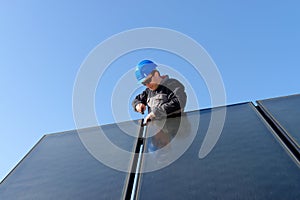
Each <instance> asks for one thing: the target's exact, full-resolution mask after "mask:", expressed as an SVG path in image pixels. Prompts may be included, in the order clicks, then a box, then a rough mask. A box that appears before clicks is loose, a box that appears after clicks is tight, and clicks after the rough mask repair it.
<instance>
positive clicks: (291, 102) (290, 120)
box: [257, 94, 300, 154]
mask: <svg viewBox="0 0 300 200" xmlns="http://www.w3.org/2000/svg"><path fill="white" fill-rule="evenodd" d="M257 104H258V106H259V107H260V108H261V109H262V111H263V112H264V113H265V114H266V115H267V116H268V117H269V118H270V120H272V122H273V123H274V124H275V125H276V126H277V127H278V128H279V129H280V131H281V132H282V133H283V135H284V137H286V138H287V140H288V141H289V142H290V143H291V145H293V146H294V147H295V148H296V150H297V151H298V154H299V152H300V146H299V144H300V123H299V122H300V106H299V105H300V95H299V94H298V95H291V96H285V97H278V98H272V99H266V100H260V101H257Z"/></svg>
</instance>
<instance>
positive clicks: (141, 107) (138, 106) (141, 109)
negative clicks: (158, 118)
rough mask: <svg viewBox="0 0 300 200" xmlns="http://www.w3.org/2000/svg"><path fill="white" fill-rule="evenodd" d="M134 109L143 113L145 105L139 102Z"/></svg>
mask: <svg viewBox="0 0 300 200" xmlns="http://www.w3.org/2000/svg"><path fill="white" fill-rule="evenodd" d="M135 109H136V111H138V112H139V113H144V111H145V110H146V106H145V104H142V103H139V104H137V105H136V106H135Z"/></svg>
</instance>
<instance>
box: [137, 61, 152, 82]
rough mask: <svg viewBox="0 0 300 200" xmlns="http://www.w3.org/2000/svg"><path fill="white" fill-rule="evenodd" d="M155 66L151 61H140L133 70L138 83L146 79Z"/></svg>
mask: <svg viewBox="0 0 300 200" xmlns="http://www.w3.org/2000/svg"><path fill="white" fill-rule="evenodd" d="M156 67H157V65H156V64H155V63H154V62H152V61H151V60H142V61H141V62H139V64H138V65H137V66H136V68H135V77H136V79H137V80H138V82H139V83H142V82H143V81H144V80H145V79H146V77H147V76H148V75H149V74H151V72H152V71H153V70H155V69H156Z"/></svg>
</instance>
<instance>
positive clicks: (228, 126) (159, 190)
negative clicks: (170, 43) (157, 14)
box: [138, 103, 300, 200]
mask: <svg viewBox="0 0 300 200" xmlns="http://www.w3.org/2000/svg"><path fill="white" fill-rule="evenodd" d="M225 108H227V115H226V121H225V124H224V127H223V130H222V132H221V135H220V137H219V139H218V141H217V143H216V145H215V146H214V147H213V149H212V151H210V152H209V153H208V154H207V155H206V156H205V157H204V158H199V150H200V148H201V146H202V143H203V141H204V138H205V136H206V132H207V130H208V127H209V123H210V122H211V116H212V113H213V112H218V109H219V110H220V109H222V107H221V108H218V109H207V110H202V111H200V112H192V113H187V114H186V116H184V117H183V118H182V119H181V120H184V121H185V122H184V123H185V124H187V128H186V129H185V128H183V129H181V130H180V131H177V133H176V135H179V137H177V138H176V140H177V141H174V142H173V140H174V139H175V137H174V134H173V133H171V132H172V131H174V130H175V131H176V129H177V127H178V125H176V120H174V119H172V120H173V121H174V123H172V122H170V123H169V124H168V125H166V126H162V128H157V127H154V126H155V125H154V124H150V125H149V127H147V135H149V136H150V137H148V138H147V139H146V142H145V149H144V152H145V153H144V156H143V161H142V168H141V169H142V171H143V170H145V169H148V172H147V173H143V174H142V175H141V178H140V182H139V191H138V197H139V199H143V200H144V199H300V190H299V188H300V170H299V165H298V163H297V161H296V160H295V159H294V158H293V157H292V156H291V155H290V154H289V152H288V151H287V150H286V149H285V146H284V145H282V144H281V142H280V141H279V139H278V138H277V136H276V134H275V133H274V132H273V131H272V129H271V128H270V127H269V125H267V124H266V122H265V120H263V119H262V118H261V116H260V114H259V113H258V112H257V111H256V109H255V107H254V106H253V104H251V103H245V104H238V105H232V106H227V107H224V109H225ZM199 117H200V122H199V123H198V120H197V119H198V118H199ZM172 124H173V126H172ZM176 126H177V127H176ZM168 127H172V128H171V129H173V130H170V131H168ZM195 130H196V135H195V134H194V133H193V131H195ZM155 133H157V134H158V135H155ZM194 136H195V138H194V139H193V142H192V144H191V145H190V146H189V148H187V150H186V151H185V152H184V153H183V154H182V155H181V156H179V158H178V159H176V160H172V159H170V157H172V156H173V155H174V154H173V152H176V151H177V149H178V148H181V145H186V144H188V142H187V140H189V139H188V138H189V137H191V138H193V137H194ZM164 147H166V149H165V150H163V149H164ZM159 150H163V151H159ZM175 154H176V153H175ZM151 157H152V158H155V159H152V158H151ZM162 163H165V165H166V166H165V167H162V168H160V169H157V170H153V171H150V170H149V169H151V168H152V169H155V167H157V166H160V165H162ZM158 168H159V167H158Z"/></svg>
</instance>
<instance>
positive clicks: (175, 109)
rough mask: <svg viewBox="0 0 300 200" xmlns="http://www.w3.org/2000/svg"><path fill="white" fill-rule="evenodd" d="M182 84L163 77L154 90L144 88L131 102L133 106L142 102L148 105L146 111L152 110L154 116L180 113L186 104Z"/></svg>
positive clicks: (168, 115) (169, 115) (159, 116)
mask: <svg viewBox="0 0 300 200" xmlns="http://www.w3.org/2000/svg"><path fill="white" fill-rule="evenodd" d="M186 98H187V96H186V93H185V91H184V86H183V85H182V84H181V83H180V82H179V81H178V80H176V79H169V77H168V76H166V77H165V78H163V80H162V81H161V83H160V85H159V86H158V88H157V89H156V90H154V91H152V90H150V89H149V88H146V89H145V90H144V91H143V92H142V93H141V94H139V95H137V96H136V97H135V99H134V100H133V102H132V106H133V108H134V110H135V107H136V105H137V104H139V103H143V104H145V105H147V107H148V113H150V112H153V114H154V115H155V117H156V118H161V117H171V116H176V115H180V113H181V112H182V111H183V110H184V107H185V104H186Z"/></svg>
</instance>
